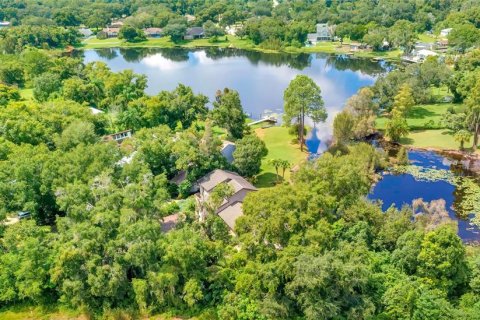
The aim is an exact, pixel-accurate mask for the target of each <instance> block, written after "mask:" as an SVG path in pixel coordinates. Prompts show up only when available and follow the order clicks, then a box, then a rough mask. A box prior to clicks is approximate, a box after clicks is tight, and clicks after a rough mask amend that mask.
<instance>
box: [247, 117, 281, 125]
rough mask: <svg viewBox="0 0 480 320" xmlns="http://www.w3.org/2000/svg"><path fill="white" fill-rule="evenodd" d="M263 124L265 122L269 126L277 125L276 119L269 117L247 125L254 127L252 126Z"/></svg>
mask: <svg viewBox="0 0 480 320" xmlns="http://www.w3.org/2000/svg"><path fill="white" fill-rule="evenodd" d="M263 122H267V123H269V124H275V123H277V118H275V117H272V116H270V117H263V118H262V119H260V120H257V121H253V122H250V123H249V124H248V125H249V126H254V125H256V124H259V123H263Z"/></svg>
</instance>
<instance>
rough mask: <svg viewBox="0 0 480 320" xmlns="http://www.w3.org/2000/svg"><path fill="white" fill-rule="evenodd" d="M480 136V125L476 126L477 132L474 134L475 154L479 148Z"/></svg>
mask: <svg viewBox="0 0 480 320" xmlns="http://www.w3.org/2000/svg"><path fill="white" fill-rule="evenodd" d="M479 134H480V123H477V124H475V132H474V133H473V152H475V151H477V148H478V135H479Z"/></svg>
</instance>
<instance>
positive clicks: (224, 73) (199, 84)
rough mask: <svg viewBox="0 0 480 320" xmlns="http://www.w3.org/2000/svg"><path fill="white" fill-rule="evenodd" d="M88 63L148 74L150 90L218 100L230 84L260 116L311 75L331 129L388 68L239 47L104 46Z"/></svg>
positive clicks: (339, 58) (280, 105)
mask: <svg viewBox="0 0 480 320" xmlns="http://www.w3.org/2000/svg"><path fill="white" fill-rule="evenodd" d="M80 54H83V57H84V61H85V62H86V63H88V62H92V61H103V62H105V63H106V64H107V65H108V66H109V67H110V68H111V69H112V70H114V71H120V70H124V69H132V70H134V71H135V72H137V73H142V74H145V75H147V77H148V89H147V92H148V93H149V94H156V93H158V92H159V91H161V90H172V89H174V88H175V87H176V86H177V85H178V84H179V83H183V84H185V85H188V86H191V87H192V88H193V90H194V91H195V92H197V93H203V94H205V95H207V96H209V97H210V100H213V98H214V96H215V92H216V91H217V90H218V89H223V88H225V87H228V88H233V89H235V90H237V91H238V92H239V93H240V97H241V99H242V104H243V107H244V109H245V111H246V112H247V113H248V114H250V115H251V116H252V117H253V118H260V116H261V114H262V113H264V111H266V110H274V111H275V112H278V111H281V110H282V109H283V91H284V90H285V88H286V87H287V86H288V84H289V82H290V81H291V80H292V79H293V78H294V77H295V76H296V75H297V74H306V75H308V76H309V77H311V78H312V79H313V80H314V81H315V82H316V83H317V84H318V85H319V86H320V88H321V89H322V96H323V98H324V100H325V106H326V107H327V109H328V112H329V118H328V119H327V123H328V124H327V126H326V127H325V128H321V127H319V131H322V130H327V133H328V134H330V132H331V129H330V126H331V123H332V122H333V117H334V115H335V114H336V113H337V112H339V111H340V110H341V109H342V107H343V104H344V102H345V101H346V100H347V99H348V98H349V97H351V96H352V95H353V94H355V93H356V92H357V90H358V89H359V88H361V87H363V86H368V85H371V84H373V82H374V81H375V79H376V77H377V76H378V75H380V74H382V73H384V72H386V70H388V68H389V66H388V65H385V64H384V63H380V62H374V61H371V60H368V59H354V58H350V57H346V56H335V55H327V54H315V55H313V54H297V55H292V54H266V53H261V52H254V51H243V50H235V49H219V48H208V49H201V50H185V49H152V48H139V49H132V48H127V49H99V50H85V51H82V52H80Z"/></svg>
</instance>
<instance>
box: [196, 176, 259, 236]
mask: <svg viewBox="0 0 480 320" xmlns="http://www.w3.org/2000/svg"><path fill="white" fill-rule="evenodd" d="M222 183H226V184H228V185H229V186H230V187H231V188H232V190H233V194H232V195H231V196H230V197H228V198H226V199H224V201H223V203H222V204H221V205H220V207H219V208H218V209H216V211H215V214H217V215H218V216H219V217H220V218H221V219H222V220H223V221H225V223H226V224H227V225H228V227H229V228H230V229H231V230H233V229H234V227H235V221H236V220H237V219H238V218H239V217H241V216H242V215H243V210H242V203H243V199H245V197H246V195H247V194H248V193H250V192H253V191H257V188H255V187H254V186H253V185H252V184H251V183H250V182H248V181H247V180H245V178H243V177H241V176H240V175H238V174H237V173H235V172H231V171H226V170H220V169H217V170H214V171H212V172H210V173H209V174H207V175H206V176H204V177H203V178H201V179H200V180H198V182H197V184H198V187H199V192H198V193H197V194H196V196H195V199H196V201H197V214H198V218H199V220H200V221H205V218H206V217H207V214H208V203H209V199H210V195H211V194H212V191H213V190H214V189H215V187H217V186H218V185H220V184H222Z"/></svg>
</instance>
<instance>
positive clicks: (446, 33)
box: [440, 28, 453, 38]
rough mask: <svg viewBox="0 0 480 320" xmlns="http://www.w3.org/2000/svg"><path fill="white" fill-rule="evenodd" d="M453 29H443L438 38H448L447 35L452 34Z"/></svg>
mask: <svg viewBox="0 0 480 320" xmlns="http://www.w3.org/2000/svg"><path fill="white" fill-rule="evenodd" d="M452 30H453V28H447V29H443V30H441V31H440V36H441V37H444V38H446V37H448V35H449V34H450V32H452Z"/></svg>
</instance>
